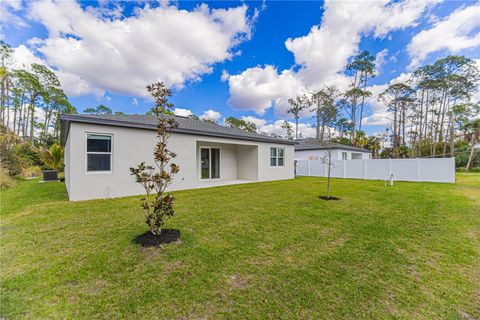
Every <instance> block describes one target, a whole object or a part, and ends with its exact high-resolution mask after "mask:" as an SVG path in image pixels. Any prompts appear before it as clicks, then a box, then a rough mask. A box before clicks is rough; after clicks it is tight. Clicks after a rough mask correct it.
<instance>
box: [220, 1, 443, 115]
mask: <svg viewBox="0 0 480 320" xmlns="http://www.w3.org/2000/svg"><path fill="white" fill-rule="evenodd" d="M440 1H441V0H429V1H416V0H405V1H400V2H397V1H395V2H393V1H388V0H382V1H327V2H326V3H325V7H324V15H323V17H322V23H321V24H320V25H318V26H313V27H312V28H311V30H310V32H309V33H308V34H307V35H305V36H302V37H298V38H294V39H287V40H286V42H285V46H286V48H287V49H288V50H289V51H290V52H292V53H293V55H294V58H295V63H296V65H297V66H299V67H300V68H299V69H298V71H294V70H293V69H287V70H283V71H280V72H278V71H277V70H276V68H275V67H274V66H271V65H266V66H265V67H263V68H262V67H258V66H257V67H253V68H248V69H246V70H244V71H243V72H242V73H240V74H238V75H230V76H229V77H228V81H229V87H230V100H229V103H230V105H232V106H233V107H235V108H237V109H245V110H253V111H255V112H257V113H258V114H263V113H264V112H265V111H266V110H267V109H268V108H270V107H272V106H275V109H276V110H275V111H276V113H277V114H280V115H281V114H285V110H286V108H287V106H288V105H287V104H286V100H287V99H288V98H290V97H294V96H296V95H298V94H302V93H304V92H305V91H306V90H314V89H318V88H320V87H321V86H323V85H327V84H328V85H332V84H335V85H337V86H339V87H340V88H346V87H347V85H348V80H347V79H346V78H345V76H343V74H342V72H343V70H344V68H345V66H346V65H347V63H348V61H349V59H350V58H351V57H352V56H353V55H355V54H357V53H358V49H359V44H360V40H361V38H362V36H368V35H373V36H374V37H381V38H383V37H385V36H387V35H388V33H389V32H391V31H393V30H399V29H405V28H408V27H411V26H414V25H416V24H417V23H418V19H419V18H420V17H421V16H422V14H423V13H424V12H425V11H426V10H427V9H428V8H431V7H432V6H433V5H435V4H437V3H439V2H440Z"/></svg>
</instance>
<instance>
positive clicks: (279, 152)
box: [278, 148, 285, 157]
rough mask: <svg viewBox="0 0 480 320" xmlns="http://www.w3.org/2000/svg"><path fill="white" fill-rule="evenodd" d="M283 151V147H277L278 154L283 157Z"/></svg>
mask: <svg viewBox="0 0 480 320" xmlns="http://www.w3.org/2000/svg"><path fill="white" fill-rule="evenodd" d="M284 152H285V149H283V148H278V156H279V157H283V153H284Z"/></svg>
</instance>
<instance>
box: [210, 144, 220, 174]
mask: <svg viewBox="0 0 480 320" xmlns="http://www.w3.org/2000/svg"><path fill="white" fill-rule="evenodd" d="M211 152H212V177H211V178H212V179H218V178H220V149H211Z"/></svg>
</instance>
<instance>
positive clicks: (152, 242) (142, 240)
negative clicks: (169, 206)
mask: <svg viewBox="0 0 480 320" xmlns="http://www.w3.org/2000/svg"><path fill="white" fill-rule="evenodd" d="M178 239H180V230H177V229H163V230H162V233H160V234H159V235H154V234H153V233H151V232H150V231H147V232H145V233H144V234H141V235H139V236H137V237H135V239H133V242H135V243H137V244H139V245H141V246H142V247H158V246H160V245H162V244H167V243H171V242H175V241H177V240H178Z"/></svg>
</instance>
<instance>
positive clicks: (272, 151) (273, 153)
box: [270, 148, 277, 157]
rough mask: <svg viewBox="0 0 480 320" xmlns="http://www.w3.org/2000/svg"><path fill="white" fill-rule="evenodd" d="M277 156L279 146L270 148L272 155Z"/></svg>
mask: <svg viewBox="0 0 480 320" xmlns="http://www.w3.org/2000/svg"><path fill="white" fill-rule="evenodd" d="M276 156H277V148H270V157H276Z"/></svg>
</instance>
